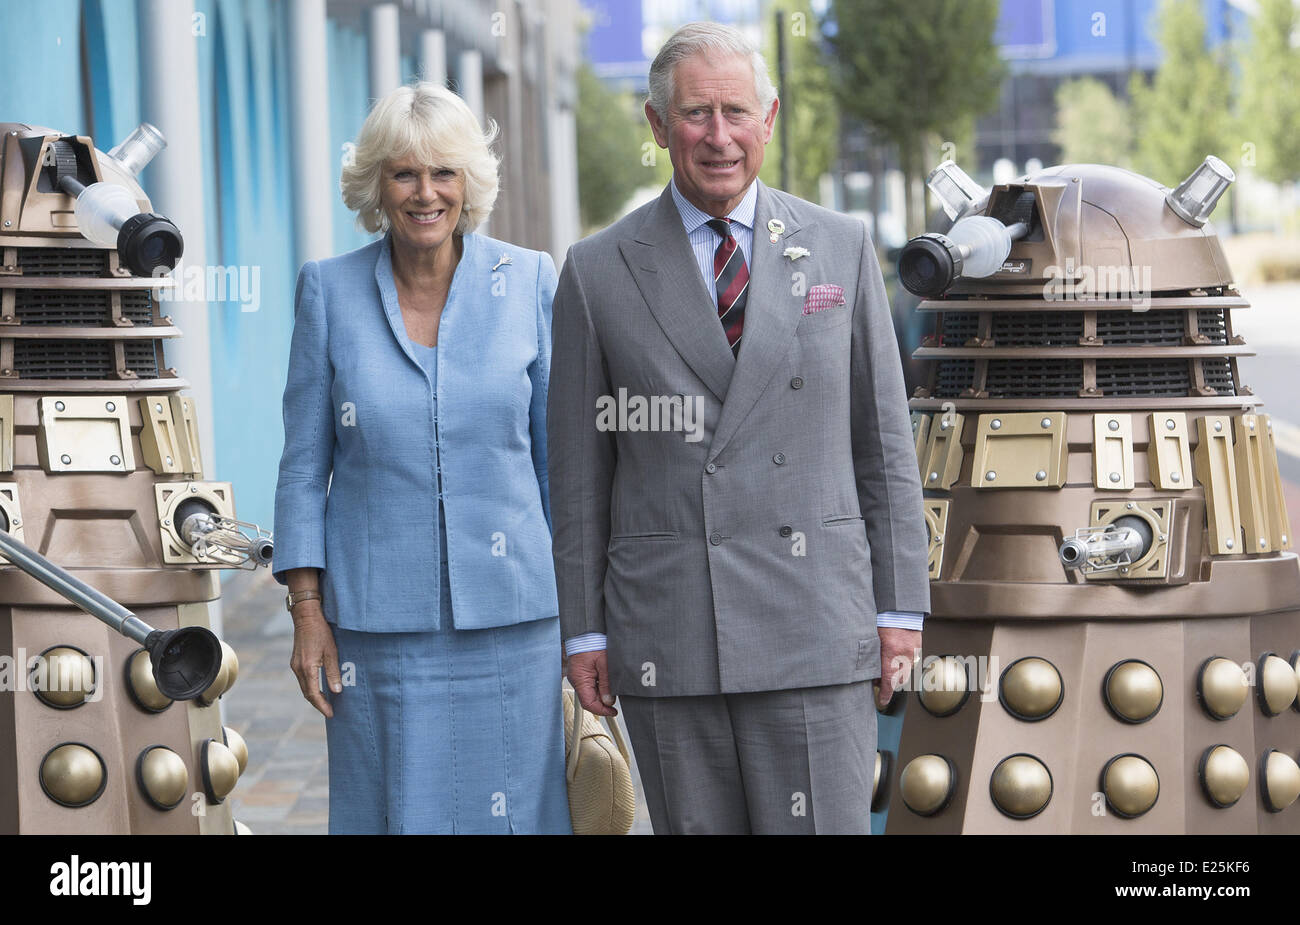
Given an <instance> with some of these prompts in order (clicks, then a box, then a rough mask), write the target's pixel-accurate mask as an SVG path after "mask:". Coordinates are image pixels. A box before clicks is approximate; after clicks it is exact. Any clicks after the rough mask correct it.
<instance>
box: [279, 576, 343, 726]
mask: <svg viewBox="0 0 1300 925" xmlns="http://www.w3.org/2000/svg"><path fill="white" fill-rule="evenodd" d="M295 610H296V611H297V612H296V613H295V614H294V615H293V657H292V658H291V659H289V667H290V668H292V669H293V673H294V674H295V675H297V677H298V686H299V687H300V688H302V695H303V696H304V697H306V698H307V701H308V702H309V703H310V704H311V705H312V706H313V707H315V708H316V709H317V710H320V712H321V715H323V716H324V717H325V718H326V719H328V718H330V717H332V716H333V715H334V708H333V707H331V706H330V704H329V701H328V700H326V699H325V694H324V692H322V691H321V687H320V669H321V668H322V667H323V668H324V669H325V681H326V683H327V684H329V686H330V690H331V691H333V692H334V693H336V694H339V693H342V691H343V679H342V677H341V676H340V675H339V650H338V647H337V646H335V644H334V633H333V632H331V630H330V625H329V624H328V623H326V622H325V612H324V611H323V610H321V607H320V602H319V601H303V602H302V603H301V604H299V605H298V606H297V607H296V608H295Z"/></svg>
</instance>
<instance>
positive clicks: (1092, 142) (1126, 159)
mask: <svg viewBox="0 0 1300 925" xmlns="http://www.w3.org/2000/svg"><path fill="white" fill-rule="evenodd" d="M1052 141H1053V142H1054V143H1056V144H1058V145H1060V146H1061V163H1063V164H1114V165H1116V166H1119V167H1127V166H1128V165H1129V164H1130V163H1132V159H1133V122H1132V117H1131V116H1130V115H1129V108H1128V104H1127V103H1125V102H1124V101H1123V100H1121V99H1119V98H1118V97H1116V96H1115V94H1114V93H1112V92H1111V89H1110V87H1109V86H1107V85H1106V84H1105V83H1104V82H1103V81H1100V80H1098V79H1096V78H1095V77H1080V78H1079V79H1077V80H1067V81H1064V82H1063V83H1062V84H1061V85H1060V86H1059V87H1057V89H1056V130H1055V131H1054V132H1052Z"/></svg>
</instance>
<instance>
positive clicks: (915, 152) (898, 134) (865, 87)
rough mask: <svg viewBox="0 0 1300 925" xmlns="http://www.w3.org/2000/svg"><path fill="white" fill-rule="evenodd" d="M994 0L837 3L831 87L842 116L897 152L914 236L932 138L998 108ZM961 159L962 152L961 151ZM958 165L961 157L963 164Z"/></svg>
mask: <svg viewBox="0 0 1300 925" xmlns="http://www.w3.org/2000/svg"><path fill="white" fill-rule="evenodd" d="M997 16H998V0H962V2H960V3H954V2H951V0H834V2H833V3H832V4H831V18H832V20H833V21H834V24H835V25H834V34H833V35H831V39H830V41H831V46H832V48H833V50H834V52H835V55H836V62H835V65H834V66H833V67H832V70H831V73H832V82H833V85H834V88H835V96H836V98H837V100H838V101H839V104H840V107H841V111H842V112H843V113H845V114H847V115H849V116H851V117H853V118H856V119H859V120H861V121H862V122H864V123H866V124H867V125H868V126H869V127H870V128H872V129H873V130H875V131H876V132H877V133H878V134H879V135H880V136H882V137H883V138H885V139H887V140H888V141H890V142H891V143H893V144H894V145H895V146H896V147H897V149H898V157H899V163H900V165H901V167H902V170H903V175H904V178H905V179H906V183H905V190H906V193H905V195H906V203H907V204H906V211H907V229H908V234H909V235H913V234H917V233H918V232H919V231H920V230H921V229H922V228H923V227H924V224H925V214H924V213H925V197H924V196H923V195H922V196H916V195H915V192H914V191H915V190H916V188H917V183H916V181H917V180H918V179H920V178H922V177H924V176H925V174H926V173H927V172H928V168H930V167H933V166H934V165H933V164H927V163H926V155H927V153H928V152H929V151H931V150H939V145H938V144H936V143H935V137H936V136H937V137H939V138H944V139H952V138H953V137H954V135H953V133H954V132H956V131H958V130H960V129H963V128H964V127H965V126H968V125H969V124H970V120H971V118H972V117H974V116H977V115H979V114H981V113H984V112H987V111H988V110H990V109H992V108H993V107H994V106H996V105H997V102H998V93H999V90H1000V88H1001V85H1002V80H1003V77H1004V76H1005V75H1006V66H1005V65H1004V64H1003V62H1002V59H1001V56H1000V54H999V51H998V47H997V45H996V43H995V42H994V40H993V30H994V28H995V26H996V25H997ZM958 154H959V155H960V152H958ZM958 159H960V158H958Z"/></svg>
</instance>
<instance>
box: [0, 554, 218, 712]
mask: <svg viewBox="0 0 1300 925" xmlns="http://www.w3.org/2000/svg"><path fill="white" fill-rule="evenodd" d="M0 556H3V557H4V558H5V559H8V560H9V562H10V563H12V564H13V565H14V566H16V567H17V568H19V569H21V570H22V571H24V572H26V573H27V574H28V575H31V576H32V577H33V578H35V579H36V580H37V581H39V582H40V583H41V584H43V585H45V586H46V587H47V588H49V589H50V590H52V591H54V592H55V593H56V594H58V595H60V596H61V597H64V598H66V599H67V600H68V601H69V602H71V603H73V604H75V605H76V606H78V607H80V608H81V609H82V610H84V611H86V613H88V614H90V615H91V616H92V617H94V618H95V619H97V620H99V621H101V622H103V623H106V624H108V625H109V626H111V627H112V628H113V629H115V630H117V632H119V633H121V634H122V635H123V636H126V637H127V638H128V639H133V640H135V641H136V642H138V643H140V644H141V645H142V646H144V647H145V649H146V650H148V652H149V662H150V664H151V665H152V666H153V676H154V680H155V681H157V683H158V689H159V690H160V691H162V693H163V694H165V695H166V696H168V697H170V698H171V699H172V700H193V699H194V698H195V697H197V696H198V695H199V694H201V693H203V692H204V691H205V690H207V689H208V687H210V686H211V685H212V682H213V681H214V680H215V679H216V677H217V672H218V671H220V669H221V643H220V642H219V641H218V640H217V637H216V636H215V635H213V633H212V631H211V630H209V629H207V628H206V627H202V626H182V627H180V628H179V629H174V630H156V629H154V628H153V627H152V626H150V625H149V624H148V623H145V622H144V621H143V620H141V619H140V618H139V617H137V616H136V615H135V614H133V613H132V612H131V611H129V610H127V609H126V608H125V607H123V606H122V605H121V604H119V603H118V602H117V601H115V600H113V599H112V598H110V597H108V596H107V595H105V594H103V593H101V592H99V591H96V590H95V589H94V588H92V587H91V586H90V585H88V584H86V583H85V582H84V581H82V580H81V579H79V578H77V577H76V576H74V575H72V574H71V573H70V572H68V571H66V570H65V569H62V568H60V567H59V566H57V565H55V564H54V563H53V562H51V561H50V560H49V559H47V558H45V557H44V556H43V555H41V554H40V553H38V552H37V551H36V550H34V549H31V548H30V547H28V546H26V545H24V544H23V543H20V542H19V541H18V540H16V539H14V538H13V537H12V536H11V535H9V534H8V533H5V532H3V531H0Z"/></svg>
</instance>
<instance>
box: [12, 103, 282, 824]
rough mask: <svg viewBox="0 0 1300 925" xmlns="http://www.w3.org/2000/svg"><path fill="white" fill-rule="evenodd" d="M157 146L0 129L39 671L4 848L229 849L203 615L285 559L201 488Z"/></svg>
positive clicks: (18, 616)
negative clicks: (146, 843) (155, 184)
mask: <svg viewBox="0 0 1300 925" xmlns="http://www.w3.org/2000/svg"><path fill="white" fill-rule="evenodd" d="M165 146H166V142H165V140H164V139H163V136H162V133H161V132H159V131H158V130H157V129H156V128H154V127H153V126H151V125H148V124H143V125H141V126H140V127H139V128H137V129H136V130H135V131H133V132H131V133H130V135H129V136H128V137H127V138H126V139H124V140H123V141H122V142H121V143H119V144H117V145H115V146H113V147H112V149H111V150H109V151H107V152H105V151H103V150H100V149H98V148H96V147H95V143H94V141H93V140H92V139H91V138H89V137H86V136H83V135H72V134H68V133H66V132H61V131H57V130H55V129H50V128H42V127H39V126H34V125H27V124H21V123H0V558H2V559H3V563H4V564H3V565H0V636H2V637H3V639H4V643H5V650H6V651H10V652H18V651H24V650H25V651H27V652H32V653H39V655H37V656H34V657H33V660H32V661H33V662H34V665H33V667H32V670H31V672H30V674H29V678H28V679H29V680H30V681H31V682H32V684H31V686H30V687H28V689H27V690H28V691H29V692H27V693H20V694H14V695H12V696H6V697H5V698H4V699H3V700H2V701H0V709H2V710H3V711H4V715H3V716H0V754H4V755H7V756H10V759H9V760H10V771H11V773H9V774H8V775H0V820H4V822H3V823H0V832H4V833H5V834H10V833H45V834H60V833H74V832H75V833H78V834H83V833H93V834H126V833H143V834H232V833H234V832H235V831H236V825H235V822H234V820H233V819H232V818H231V815H230V809H229V807H228V806H226V805H223V804H222V802H221V801H222V800H224V798H225V797H226V796H227V795H228V794H229V793H230V792H231V790H232V789H233V787H234V786H235V784H236V782H237V781H238V779H239V774H240V773H241V771H242V770H243V769H244V768H245V767H246V766H247V762H248V753H247V746H246V745H245V744H244V742H243V740H242V739H241V738H239V736H238V735H236V734H233V733H228V732H223V727H222V719H221V711H220V707H219V706H218V705H217V704H216V701H217V700H218V699H219V698H220V696H221V695H222V694H223V693H225V691H227V690H229V688H230V685H231V684H233V683H234V680H235V677H236V676H237V674H238V670H239V667H238V666H239V662H238V658H237V657H236V655H235V652H234V650H233V649H231V648H230V647H229V646H228V645H227V644H225V643H223V642H221V641H220V640H218V639H217V638H216V636H215V635H214V634H213V632H212V630H211V629H210V619H209V606H210V605H211V604H212V602H214V601H216V600H217V598H218V597H219V594H220V584H219V582H218V581H217V580H216V579H217V575H216V572H215V570H216V569H223V568H246V569H255V568H257V567H258V566H261V565H267V564H269V562H270V560H271V556H272V554H273V552H274V545H273V539H272V537H271V535H270V534H269V533H268V532H267V531H265V530H263V529H261V528H260V527H258V526H257V525H256V524H250V523H246V522H244V521H240V520H238V519H237V518H236V515H235V501H234V495H233V492H232V490H231V486H230V483H228V482H217V481H213V480H211V479H210V478H209V477H208V474H207V473H205V471H204V448H203V447H201V446H200V443H199V433H200V427H199V422H200V420H201V416H202V415H203V414H205V413H207V410H208V409H204V408H202V407H199V406H198V403H196V401H195V399H194V398H192V397H189V396H188V395H184V394H182V393H183V392H186V391H187V390H188V389H189V387H190V384H189V383H188V382H187V381H186V380H185V379H184V378H182V374H183V372H184V371H183V370H180V371H178V370H176V369H173V368H170V367H168V366H167V364H166V363H165V362H164V353H163V346H164V344H166V343H167V342H169V341H174V340H175V338H178V337H180V336H181V331H180V330H179V329H178V328H177V327H176V326H175V325H173V324H172V321H171V318H170V317H169V316H167V315H165V314H164V313H163V312H162V310H161V309H162V306H163V296H164V291H165V290H168V289H171V288H174V282H173V280H172V279H171V278H170V277H169V276H168V275H167V274H168V272H169V271H171V270H172V269H173V268H174V267H175V266H176V264H177V261H178V260H179V259H180V257H181V255H182V253H183V251H184V247H185V243H184V238H183V236H182V232H181V229H180V228H179V227H177V225H176V224H174V223H173V222H171V221H170V220H169V219H168V218H166V216H165V215H162V214H160V213H159V212H156V211H154V205H153V204H152V203H151V202H150V201H149V198H148V197H147V196H146V195H145V193H144V190H143V189H142V188H141V186H140V182H139V179H138V177H139V174H140V171H141V170H142V169H143V168H144V167H145V166H146V165H147V164H148V163H149V162H150V161H151V160H152V159H153V158H154V157H155V156H156V155H158V154H159V152H161V151H162V150H163V148H164V147H165ZM164 156H165V155H164ZM208 451H209V452H211V448H209V450H208ZM28 542H31V543H32V544H33V545H36V546H38V547H39V548H38V549H33V548H31V547H30V546H28V545H27V544H28ZM118 634H120V635H122V636H125V637H127V638H128V639H130V640H132V642H133V643H134V645H133V646H127V647H126V648H123V647H122V645H121V644H120V643H119V642H118V641H117V640H116V638H115V637H116V635H118ZM123 690H124V691H125V695H121V694H119V693H118V692H119V691H123ZM223 742H230V743H231V744H232V746H233V750H232V748H228V747H227V746H226V745H225V744H223ZM189 794H196V797H195V798H196V799H206V804H205V806H204V807H203V812H201V813H200V812H188V811H184V810H179V809H178V807H180V806H181V804H182V803H184V802H185V800H186V797H187V795H189Z"/></svg>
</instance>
